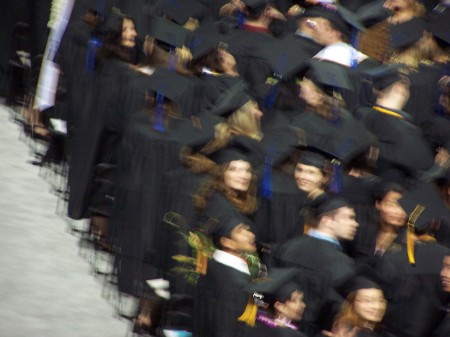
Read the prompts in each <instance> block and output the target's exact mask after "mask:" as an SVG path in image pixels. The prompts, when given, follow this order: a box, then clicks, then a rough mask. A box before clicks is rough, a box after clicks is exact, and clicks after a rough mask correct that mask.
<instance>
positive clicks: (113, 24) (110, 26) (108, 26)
mask: <svg viewBox="0 0 450 337" xmlns="http://www.w3.org/2000/svg"><path fill="white" fill-rule="evenodd" d="M124 17H126V15H125V14H123V13H122V12H120V11H119V10H117V9H116V10H113V11H111V12H109V13H108V14H107V15H106V18H105V19H104V21H103V23H102V25H101V27H100V31H102V32H103V33H110V32H116V31H121V29H122V27H120V26H119V24H120V23H122V21H123V19H124Z"/></svg>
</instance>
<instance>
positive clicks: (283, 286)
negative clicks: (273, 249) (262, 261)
mask: <svg viewBox="0 0 450 337" xmlns="http://www.w3.org/2000/svg"><path fill="white" fill-rule="evenodd" d="M299 273H300V272H299V271H298V269H295V268H272V269H270V273H269V275H268V276H267V278H264V279H261V280H258V282H257V283H252V284H250V285H248V286H247V287H246V290H247V291H248V292H249V293H257V294H259V295H262V296H263V298H262V300H263V301H264V302H265V303H267V304H273V303H275V302H277V301H278V302H286V301H287V300H289V299H290V298H291V296H292V293H293V292H294V291H301V288H300V286H299V284H298V282H297V277H298V275H299Z"/></svg>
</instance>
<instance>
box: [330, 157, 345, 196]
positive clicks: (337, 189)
mask: <svg viewBox="0 0 450 337" xmlns="http://www.w3.org/2000/svg"><path fill="white" fill-rule="evenodd" d="M342 175H343V172H342V165H341V163H340V162H339V161H337V160H333V161H332V162H331V180H330V188H329V190H330V192H331V193H334V194H340V193H341V192H342Z"/></svg>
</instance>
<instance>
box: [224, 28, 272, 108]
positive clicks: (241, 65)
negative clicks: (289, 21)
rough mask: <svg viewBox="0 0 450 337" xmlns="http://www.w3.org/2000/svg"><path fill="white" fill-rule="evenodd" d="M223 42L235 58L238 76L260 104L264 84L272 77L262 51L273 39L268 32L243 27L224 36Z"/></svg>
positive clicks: (263, 92) (264, 90)
mask: <svg viewBox="0 0 450 337" xmlns="http://www.w3.org/2000/svg"><path fill="white" fill-rule="evenodd" d="M246 27H247V28H246ZM225 40H226V42H227V43H228V44H229V51H230V53H231V54H233V56H234V57H235V58H236V62H237V68H238V73H239V75H240V76H241V78H243V79H244V80H245V81H246V82H247V83H248V85H249V92H250V95H251V96H252V97H253V98H255V99H256V100H257V101H258V102H261V100H262V99H263V98H264V96H265V94H266V89H265V86H264V83H265V82H266V79H267V77H269V76H270V75H272V69H271V66H270V65H269V63H268V62H267V61H266V60H264V59H263V58H262V49H263V48H264V47H265V46H267V45H269V46H270V44H271V43H273V42H274V41H275V38H274V37H273V36H272V35H270V34H269V32H268V31H261V29H257V30H252V28H251V27H250V26H245V25H244V26H243V28H239V29H236V30H234V31H232V32H231V33H230V34H229V35H227V36H225Z"/></svg>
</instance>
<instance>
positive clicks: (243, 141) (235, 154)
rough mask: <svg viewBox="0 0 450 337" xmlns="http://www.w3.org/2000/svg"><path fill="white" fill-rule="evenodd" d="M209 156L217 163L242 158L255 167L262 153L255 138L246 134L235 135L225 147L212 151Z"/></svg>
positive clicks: (260, 159)
mask: <svg viewBox="0 0 450 337" xmlns="http://www.w3.org/2000/svg"><path fill="white" fill-rule="evenodd" d="M209 157H210V158H211V159H212V160H213V161H214V162H216V163H217V164H219V165H220V164H225V163H229V162H230V161H234V160H244V161H247V162H249V163H250V164H251V165H252V166H253V167H257V166H258V164H259V163H261V162H262V159H263V153H262V149H261V148H260V146H259V143H258V142H257V141H256V140H254V139H252V138H249V137H246V136H235V137H234V138H233V139H232V140H231V141H230V143H229V144H228V145H227V147H225V148H223V149H220V150H218V151H216V152H214V153H212V154H211V155H210V156H209Z"/></svg>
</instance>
